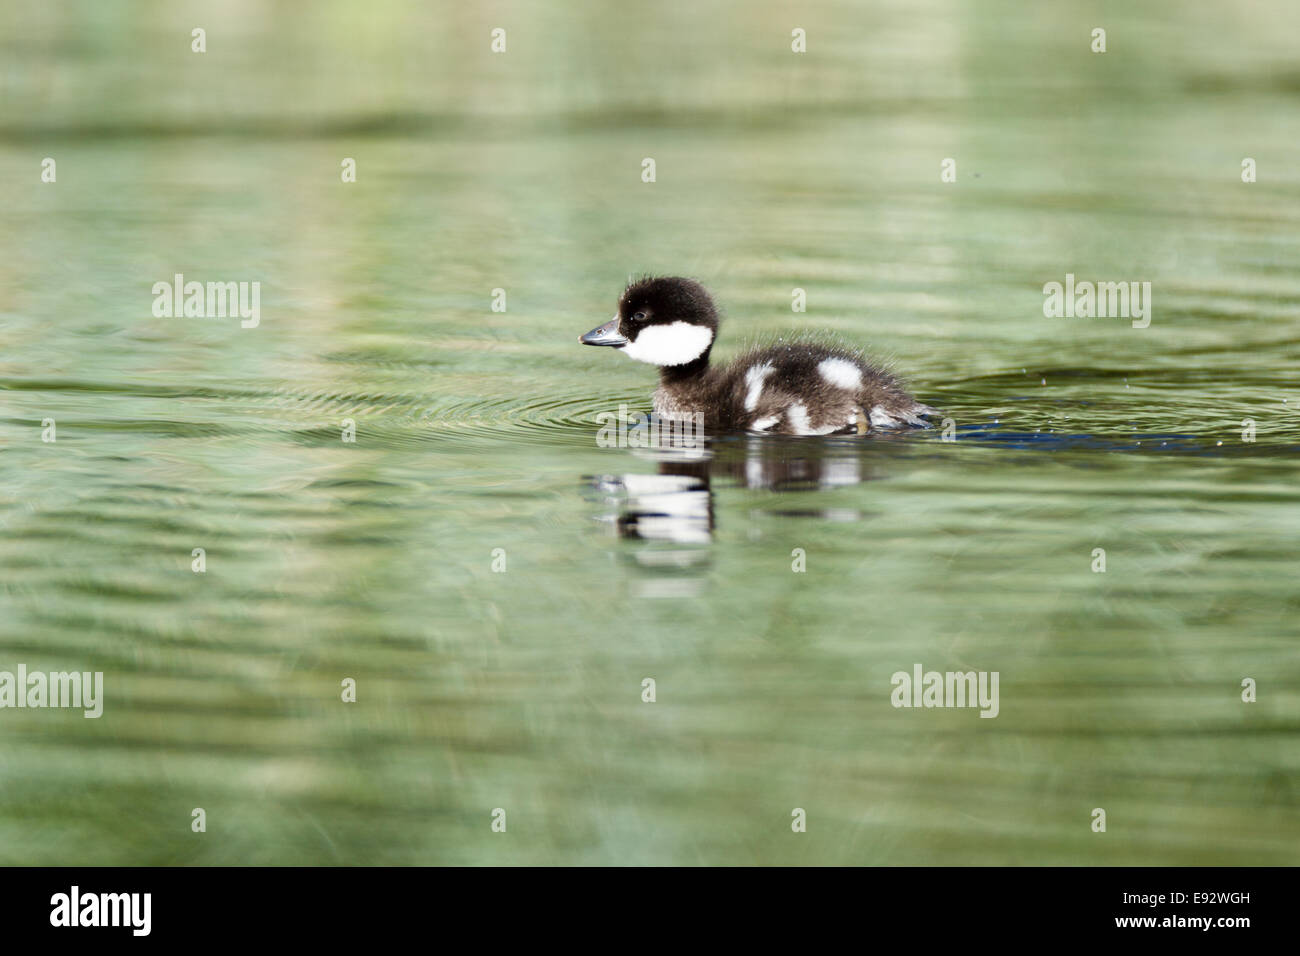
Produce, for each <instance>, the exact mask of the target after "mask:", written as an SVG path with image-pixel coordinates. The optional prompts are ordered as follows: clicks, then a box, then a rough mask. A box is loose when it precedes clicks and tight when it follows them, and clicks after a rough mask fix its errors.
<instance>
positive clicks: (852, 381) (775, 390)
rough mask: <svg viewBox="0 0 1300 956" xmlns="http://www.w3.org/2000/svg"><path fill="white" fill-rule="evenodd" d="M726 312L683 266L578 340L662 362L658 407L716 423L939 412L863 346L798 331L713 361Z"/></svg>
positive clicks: (778, 427)
mask: <svg viewBox="0 0 1300 956" xmlns="http://www.w3.org/2000/svg"><path fill="white" fill-rule="evenodd" d="M717 332H718V312H717V309H715V308H714V306H713V300H712V299H711V298H710V297H709V293H708V292H707V291H706V290H705V288H704V287H703V286H702V285H700V284H699V283H698V282H695V281H694V280H692V279H683V278H680V277H677V276H662V277H647V278H644V279H639V280H637V281H634V282H632V283H631V284H630V285H629V286H628V287H627V289H626V290H624V292H623V295H622V296H620V297H619V300H618V314H617V315H615V316H614V318H612V319H610V320H609V321H608V322H606V323H605V324H604V325H602V326H600V327H599V328H595V329H592V330H591V331H590V332H588V333H587V334H586V335H584V336H582V337H581V338H580V339H579V340H578V341H579V342H581V343H582V344H583V345H606V346H611V347H613V348H617V349H619V350H620V351H622V352H623V354H625V355H627V356H629V357H631V358H634V359H636V360H638V361H641V362H648V363H649V364H651V365H657V366H659V388H658V389H656V390H655V393H654V410H655V414H657V415H658V416H659V417H660V418H662V419H676V418H685V417H687V416H690V415H694V414H695V413H703V415H704V423H705V426H706V427H707V428H708V429H709V430H710V431H726V430H733V429H746V430H748V431H753V432H765V433H769V434H779V435H835V434H845V433H848V434H851V433H854V432H856V433H858V434H866V433H867V432H869V431H871V430H873V429H890V428H899V427H902V426H906V425H919V426H924V425H926V424H927V423H926V421H925V419H924V416H926V415H933V414H935V411H934V409H932V408H930V407H929V406H927V405H923V404H921V403H920V402H918V401H917V400H916V399H914V398H912V396H911V395H909V394H908V393H907V391H906V390H905V389H904V388H903V386H902V385H901V384H900V383H899V381H898V380H897V379H896V378H894V376H893V375H891V374H889V373H888V372H886V371H884V370H883V369H880V368H877V367H876V366H874V365H872V364H870V363H869V362H868V361H867V360H866V359H865V358H864V357H863V355H862V353H861V352H859V351H857V350H856V349H851V348H848V347H845V346H842V345H838V344H833V343H828V342H826V341H822V340H819V339H817V338H810V337H807V336H795V337H793V338H788V339H783V340H781V341H779V342H778V343H777V344H774V345H765V346H758V347H755V348H753V349H751V350H749V351H748V352H746V353H745V354H743V355H741V356H740V357H739V358H737V359H736V360H735V361H733V362H732V363H731V364H730V365H728V366H726V367H723V368H715V367H711V366H710V365H709V352H710V350H711V349H712V348H713V341H714V339H715V338H716V336H717Z"/></svg>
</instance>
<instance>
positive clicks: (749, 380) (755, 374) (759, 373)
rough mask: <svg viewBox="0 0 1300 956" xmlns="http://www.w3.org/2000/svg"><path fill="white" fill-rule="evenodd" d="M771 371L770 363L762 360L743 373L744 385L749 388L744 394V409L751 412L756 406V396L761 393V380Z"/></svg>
mask: <svg viewBox="0 0 1300 956" xmlns="http://www.w3.org/2000/svg"><path fill="white" fill-rule="evenodd" d="M773 371H774V370H773V368H772V363H770V362H764V363H763V364H762V365H755V366H754V367H753V368H751V369H750V370H749V371H748V372H746V373H745V386H746V387H747V388H748V389H749V391H748V392H747V393H746V394H745V411H747V412H752V411H753V410H754V409H756V408H758V396H759V395H761V394H763V380H764V379H765V378H767V377H768V376H769V375H771V374H772V372H773Z"/></svg>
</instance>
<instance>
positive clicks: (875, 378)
mask: <svg viewBox="0 0 1300 956" xmlns="http://www.w3.org/2000/svg"><path fill="white" fill-rule="evenodd" d="M717 404H718V406H719V408H718V411H719V412H721V414H720V415H718V416H715V417H719V418H722V419H723V422H721V423H720V424H721V425H722V427H727V428H745V429H748V430H750V431H759V432H770V433H774V434H784V435H831V434H836V433H852V432H858V433H865V432H867V431H869V430H875V429H881V428H899V427H903V426H907V425H925V424H926V422H925V420H924V418H923V417H922V416H924V415H927V414H931V413H932V412H933V409H931V408H929V407H928V406H926V405H923V404H921V403H920V402H918V401H916V399H914V398H912V396H911V395H909V394H908V393H907V390H906V389H905V388H904V387H903V385H902V384H901V383H900V382H899V381H898V380H897V379H896V378H895V377H894V376H893V375H891V374H890V373H889V372H888V371H886V370H885V369H882V368H880V367H878V366H876V365H873V364H872V363H870V362H869V361H867V359H866V358H865V357H864V356H863V354H862V353H861V352H859V351H857V350H856V349H852V348H848V347H845V346H843V345H840V344H838V343H834V342H828V341H819V340H807V339H800V338H794V339H790V340H786V341H779V342H776V343H774V344H770V345H761V346H757V347H755V348H752V349H750V350H749V351H747V352H745V353H744V354H743V355H741V356H740V357H739V358H737V359H736V360H735V361H733V362H732V363H731V364H730V365H728V366H727V368H726V369H724V370H722V371H721V372H720V373H719V378H718V379H717Z"/></svg>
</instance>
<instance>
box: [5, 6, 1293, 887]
mask: <svg viewBox="0 0 1300 956" xmlns="http://www.w3.org/2000/svg"><path fill="white" fill-rule="evenodd" d="M228 6H230V5H228V4H218V3H215V2H213V3H206V4H204V3H200V4H194V5H185V6H181V5H176V4H169V3H162V2H157V3H139V4H122V5H118V4H97V3H89V2H86V3H81V4H70V5H59V6H57V7H55V6H53V5H47V4H43V3H38V2H19V3H7V4H5V6H4V9H3V12H0V59H2V60H3V65H2V66H0V343H2V344H3V349H2V350H0V388H2V389H3V393H2V394H0V581H2V582H3V587H2V588H0V670H14V669H16V667H17V665H18V664H19V663H22V664H25V665H26V666H27V668H28V669H29V670H37V669H46V670H51V669H52V670H65V669H76V670H92V671H102V672H103V673H104V683H105V702H104V715H103V717H101V718H100V719H97V720H88V719H84V718H83V717H82V715H81V713H80V711H72V710H53V709H46V710H9V709H5V710H0V862H4V863H8V864H14V863H19V864H37V863H40V864H69V863H79V864H85V863H89V864H109V863H115V864H123V863H124V864H137V863H138V864H236V863H257V864H292V863H320V864H336V863H366V864H374V863H388V864H421V863H474V864H478V863H490V864H520V863H523V864H537V863H542V864H668V863H678V864H706V863H721V864H754V863H763V864H772V863H796V864H808V863H830V864H850V863H854V864H908V863H951V864H974V863H997V864H1043V863H1046V864H1138V863H1141V864H1197V863H1202V864H1246V863H1264V864H1294V863H1296V862H1300V851H1297V846H1300V813H1298V810H1300V791H1298V786H1300V785H1298V784H1297V777H1296V773H1297V770H1298V769H1300V654H1298V652H1297V623H1296V622H1297V611H1298V610H1300V598H1298V596H1297V590H1296V587H1295V579H1296V571H1297V559H1296V547H1295V542H1296V537H1297V533H1300V491H1297V484H1296V469H1295V465H1294V462H1295V456H1296V454H1297V452H1298V451H1300V389H1297V388H1296V387H1295V372H1294V369H1295V367H1296V362H1297V359H1298V358H1300V334H1298V333H1297V328H1300V324H1298V320H1300V278H1298V277H1297V274H1296V269H1295V265H1296V262H1297V258H1298V257H1300V238H1298V232H1297V226H1298V225H1300V61H1298V59H1297V54H1298V53H1300V49H1298V48H1300V31H1297V27H1298V26H1300V20H1298V19H1297V14H1296V12H1295V10H1294V7H1293V6H1292V5H1290V4H1288V3H1286V2H1283V0H1277V2H1262V3H1257V4H1252V5H1250V6H1249V7H1242V8H1240V9H1236V8H1232V7H1229V6H1228V5H1225V4H1222V3H1218V2H1210V0H1204V2H1194V3H1183V2H1177V3H1176V2H1172V0H1170V2H1162V3H1146V4H1142V5H1141V6H1140V9H1134V5H1131V4H1119V3H1114V4H1112V3H1093V4H1082V5H1079V4H1074V5H1066V4H1062V5H1060V6H1059V8H1058V7H1056V6H1053V5H1042V4H1031V5H1025V4H1011V3H988V4H985V3H981V4H965V3H960V2H955V0H933V2H925V3H920V4H917V3H911V2H902V0H898V2H892V3H880V4H848V3H844V4H836V3H823V4H817V5H815V6H814V7H812V8H809V9H804V8H802V7H801V8H799V9H797V10H796V9H794V8H791V7H789V6H788V5H785V4H777V3H763V2H761V3H756V4H755V3H713V2H694V0H693V2H690V3H685V2H672V3H658V4H653V5H646V6H644V7H638V8H637V9H635V10H626V9H623V6H624V5H602V4H597V3H594V2H592V3H580V4H566V5H564V6H563V7H559V6H558V5H557V6H554V7H549V8H548V7H547V6H545V5H541V4H524V3H518V4H508V3H503V4H498V5H492V6H488V7H484V8H482V9H479V8H478V5H464V4H450V3H438V4H419V3H409V4H401V3H391V4H390V3H370V4H366V5H364V6H362V7H358V6H357V5H355V4H351V3H344V2H333V3H320V4H313V5H311V8H310V13H308V12H304V11H305V9H306V8H304V7H302V6H300V5H298V4H292V3H271V4H247V5H237V6H235V7H234V8H232V9H229V10H227V9H225V8H226V7H228ZM196 26H203V27H204V28H205V29H206V30H207V45H208V52H206V53H204V54H195V53H192V52H191V51H190V31H191V29H192V28H194V27H196ZM496 26H503V27H505V28H506V29H507V36H508V46H507V52H506V53H504V54H492V53H491V52H490V51H489V31H490V30H491V29H492V28H493V27H496ZM1095 26H1103V27H1105V28H1106V29H1107V31H1108V52H1106V53H1105V54H1094V53H1091V52H1090V51H1089V34H1090V32H1091V30H1092V28H1093V27H1095ZM794 27H801V28H804V29H806V30H807V35H808V52H807V53H806V54H794V53H792V52H790V31H791V29H792V28H794ZM45 157H51V158H53V159H55V160H56V162H57V181H56V182H55V183H42V182H41V176H40V174H41V160H42V159H43V158H45ZM345 157H352V158H354V159H356V161H357V182H355V183H349V184H344V183H342V182H341V177H340V164H341V162H342V160H343V159H344V158H345ZM645 157H652V158H654V159H655V160H656V164H657V178H656V181H655V182H654V183H643V182H642V181H641V162H642V159H643V158H645ZM947 157H952V158H955V159H956V162H957V181H956V182H954V183H944V182H941V181H940V163H941V161H942V160H943V159H944V158H947ZM1244 157H1251V158H1253V159H1255V160H1256V163H1257V168H1258V181H1257V182H1255V183H1251V184H1246V183H1243V182H1242V181H1241V162H1242V159H1243V158H1244ZM643 271H659V272H668V273H684V274H690V275H693V276H696V277H697V278H699V279H701V280H702V281H703V282H705V283H706V284H707V285H708V286H709V287H710V288H711V289H712V290H713V291H714V293H715V295H716V296H717V298H718V301H719V304H720V306H721V307H722V309H723V310H724V313H725V315H726V319H725V324H724V328H723V334H722V339H721V341H720V344H719V347H718V349H717V350H716V353H715V354H721V355H722V356H724V357H725V356H726V355H728V354H732V353H734V352H735V351H738V350H739V348H740V347H741V345H742V344H743V343H744V342H746V341H747V340H748V339H751V338H753V337H755V336H758V335H760V334H766V333H775V332H777V331H779V330H782V329H786V328H792V327H797V328H803V327H809V328H825V329H831V330H834V331H837V332H839V333H840V334H841V335H842V336H844V337H845V338H847V339H849V340H850V341H852V342H854V343H857V344H860V345H862V346H865V347H868V348H869V349H870V350H871V351H872V352H873V353H874V354H876V355H880V356H883V357H886V358H889V359H891V360H892V361H893V362H894V364H895V367H896V369H897V370H898V372H899V373H900V374H902V375H903V376H904V377H906V378H907V379H908V380H909V381H910V382H911V384H912V386H913V388H914V390H915V391H916V393H917V394H918V396H919V397H921V398H922V399H923V400H925V401H927V402H929V403H931V404H933V405H935V406H937V407H939V408H940V409H942V412H943V416H942V417H945V418H948V419H951V422H952V428H953V429H954V430H955V431H954V432H953V433H952V437H955V439H956V440H955V441H945V440H944V435H943V434H942V431H941V430H940V429H935V430H931V431H929V432H925V433H918V434H915V435H911V436H908V437H905V438H902V439H900V440H894V441H859V440H847V439H826V440H823V439H807V440H802V441H799V440H786V441H775V440H766V441H761V440H758V439H750V440H747V439H745V438H743V437H740V438H729V439H726V440H723V441H720V442H717V443H715V444H714V445H713V446H711V449H710V457H708V458H707V459H704V460H698V461H678V460H673V459H672V457H671V456H667V457H665V456H656V455H651V454H647V453H646V452H644V451H642V450H638V449H630V448H604V447H600V446H599V445H598V444H597V440H596V439H597V427H598V426H597V424H596V415H597V414H599V413H601V412H605V411H615V410H617V408H618V406H619V405H620V403H627V404H628V405H629V406H630V407H631V408H632V409H633V410H634V411H644V410H647V409H648V407H649V394H650V391H651V389H652V387H653V384H654V377H653V373H652V370H651V369H649V368H648V367H646V366H642V365H638V364H635V363H632V362H629V361H626V360H625V359H623V358H622V357H621V356H618V355H615V354H611V352H610V351H608V350H597V349H584V348H581V347H580V346H578V344H577V336H578V335H579V334H580V333H581V332H584V331H586V330H587V329H589V328H591V327H593V326H594V325H596V324H598V323H599V322H601V321H603V320H604V319H605V318H607V317H608V315H609V314H610V313H611V311H612V309H613V305H614V300H615V298H616V296H617V294H618V292H619V290H620V288H621V286H622V283H623V282H624V281H626V278H627V276H628V274H629V273H633V272H636V273H639V272H643ZM176 273H183V274H184V275H185V277H186V278H187V279H192V280H198V281H235V282H238V281H249V282H252V281H257V282H260V283H261V321H260V324H259V325H258V327H257V328H250V329H243V328H241V327H240V325H239V322H238V320H237V319H231V318H224V319H222V318H155V317H154V315H153V314H152V311H151V309H152V305H153V301H154V296H153V294H152V292H151V287H152V286H153V284H154V283H155V282H159V281H163V282H170V281H171V279H172V276H173V275H174V274H176ZM1066 273H1072V274H1074V275H1076V276H1077V277H1078V278H1079V279H1081V280H1083V279H1088V280H1103V281H1128V280H1137V281H1149V282H1151V283H1152V290H1153V291H1152V300H1153V310H1152V316H1151V323H1150V326H1149V327H1148V328H1145V329H1135V328H1133V327H1132V326H1131V324H1130V322H1129V321H1128V320H1127V319H1124V318H1105V319H1103V318H1059V319H1051V318H1045V317H1044V315H1043V308H1042V306H1043V299H1044V297H1043V293H1042V287H1043V285H1044V283H1046V282H1051V281H1064V278H1065V275H1066ZM497 288H501V289H505V290H506V295H507V311H506V312H504V313H501V312H493V311H492V310H491V302H492V290H494V289H497ZM794 288H803V289H805V290H806V292H807V298H808V309H807V312H806V313H802V314H795V313H793V312H792V311H791V290H792V289H794ZM1248 418H1249V419H1252V420H1253V421H1254V422H1255V427H1256V434H1255V440H1254V441H1245V440H1243V427H1242V421H1243V419H1248ZM44 419H53V420H54V421H55V426H56V439H57V440H56V441H54V442H45V441H42V424H41V423H42V421H43V420H44ZM345 419H351V420H352V421H353V422H354V423H355V427H356V441H355V442H344V441H343V440H342V438H341V436H342V427H343V422H344V420H345ZM195 548H203V549H205V552H206V571H205V572H204V573H201V574H200V573H194V571H192V570H191V562H192V560H193V558H192V556H191V555H192V551H193V549H195ZM1097 548H1102V549H1104V550H1105V556H1106V571H1105V573H1095V572H1094V571H1093V570H1092V569H1093V565H1094V560H1095V559H1094V556H1093V552H1094V549H1097ZM495 549H502V552H499V553H498V554H501V553H503V554H504V561H505V570H504V572H499V571H494V570H493V562H494V557H493V552H494V550H495ZM795 549H802V550H803V554H804V556H805V561H806V570H805V571H804V572H803V573H795V572H793V571H792V562H793V561H794V558H792V552H794V551H795ZM918 663H919V664H921V665H923V666H924V667H925V668H926V669H927V670H931V669H932V670H938V671H952V670H961V671H966V670H976V671H997V672H998V673H999V674H1000V711H999V714H998V716H997V717H996V718H995V719H981V718H979V716H978V712H977V711H976V710H971V709H896V708H894V707H892V706H891V704H890V691H891V685H890V679H891V675H892V674H893V673H894V672H896V671H900V670H902V671H909V672H910V671H911V670H912V668H913V666H914V665H915V664H918ZM1247 677H1249V678H1253V679H1255V680H1256V681H1257V682H1258V692H1257V693H1258V700H1257V702H1255V703H1244V702H1243V701H1242V699H1241V693H1242V691H1241V682H1242V680H1243V679H1244V678H1247ZM345 678H352V679H354V680H355V681H356V685H357V701H356V702H355V703H344V702H342V701H341V699H340V695H341V688H340V682H341V681H342V680H343V679H345ZM645 678H653V679H654V681H655V682H656V698H657V699H656V701H655V702H654V703H645V702H643V701H642V681H643V680H644V679H645ZM196 807H201V808H203V809H204V810H205V811H206V815H207V831H206V832H205V833H194V832H192V831H191V811H192V810H193V809H194V808H196ZM796 807H798V808H803V809H804V810H805V811H806V813H807V820H808V824H807V832H806V833H803V834H795V833H792V832H791V825H790V824H791V811H792V810H793V809H794V808H796ZM494 808H502V809H504V810H505V811H506V815H507V821H508V825H507V831H506V832H505V833H494V832H492V829H491V822H492V812H493V810H494ZM1094 808H1104V809H1105V810H1106V813H1107V829H1106V832H1105V833H1095V832H1093V831H1092V829H1091V823H1092V816H1091V814H1092V811H1093V809H1094Z"/></svg>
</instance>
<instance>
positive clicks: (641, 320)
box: [632, 312, 645, 322]
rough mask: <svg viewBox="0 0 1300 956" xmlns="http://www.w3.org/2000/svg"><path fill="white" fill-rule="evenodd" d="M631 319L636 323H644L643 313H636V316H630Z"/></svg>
mask: <svg viewBox="0 0 1300 956" xmlns="http://www.w3.org/2000/svg"><path fill="white" fill-rule="evenodd" d="M632 318H633V319H635V320H636V321H637V322H644V321H645V313H644V312H638V313H637V314H636V315H634V316H632Z"/></svg>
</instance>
